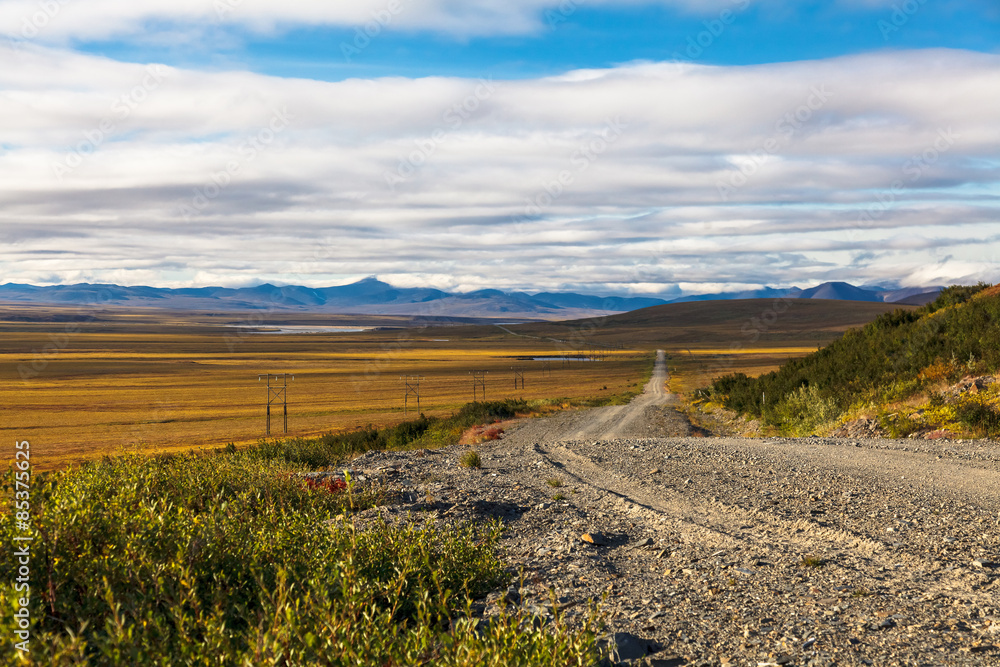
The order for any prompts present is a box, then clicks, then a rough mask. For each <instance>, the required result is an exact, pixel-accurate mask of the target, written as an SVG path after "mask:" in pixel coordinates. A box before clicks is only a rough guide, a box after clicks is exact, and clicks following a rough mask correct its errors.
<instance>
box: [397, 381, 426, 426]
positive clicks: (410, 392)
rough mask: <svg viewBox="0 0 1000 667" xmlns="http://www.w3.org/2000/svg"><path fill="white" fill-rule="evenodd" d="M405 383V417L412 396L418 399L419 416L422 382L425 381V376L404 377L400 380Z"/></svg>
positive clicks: (418, 411)
mask: <svg viewBox="0 0 1000 667" xmlns="http://www.w3.org/2000/svg"><path fill="white" fill-rule="evenodd" d="M400 379H401V380H402V381H403V388H404V389H403V416H404V417H405V416H406V410H407V407H408V406H407V403H409V400H410V396H416V398H417V414H418V415H419V414H420V381H421V380H423V379H424V376H423V375H404V376H403V377H401V378H400Z"/></svg>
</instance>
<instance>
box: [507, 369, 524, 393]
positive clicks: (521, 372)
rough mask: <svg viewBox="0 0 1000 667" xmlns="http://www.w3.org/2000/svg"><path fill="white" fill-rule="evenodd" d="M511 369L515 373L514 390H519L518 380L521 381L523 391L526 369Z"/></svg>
mask: <svg viewBox="0 0 1000 667" xmlns="http://www.w3.org/2000/svg"><path fill="white" fill-rule="evenodd" d="M510 369H511V370H512V371H514V389H517V382H518V380H520V381H521V389H524V367H523V366H511V367H510Z"/></svg>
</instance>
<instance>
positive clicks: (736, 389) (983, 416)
mask: <svg viewBox="0 0 1000 667" xmlns="http://www.w3.org/2000/svg"><path fill="white" fill-rule="evenodd" d="M998 366H1000V289H998V288H997V287H993V288H990V287H989V286H988V285H983V284H980V285H977V286H975V287H951V288H948V289H947V290H945V291H944V292H943V293H942V294H941V296H940V297H939V298H938V299H937V300H936V301H934V302H933V303H932V304H929V305H927V306H924V307H923V308H920V309H919V310H909V311H907V310H896V311H893V312H890V313H886V314H884V315H881V316H879V317H878V318H877V319H875V320H874V321H873V322H871V323H870V324H868V325H866V326H864V327H862V328H859V329H852V330H850V331H848V332H846V333H845V334H844V335H843V336H841V337H840V338H839V339H837V340H836V341H834V342H833V343H831V344H830V345H828V346H826V347H824V348H822V349H820V350H818V351H817V352H815V353H813V354H810V355H808V356H806V357H803V358H800V359H795V360H793V361H790V362H788V363H786V364H785V365H784V366H782V367H781V369H779V370H778V371H775V372H771V373H767V374H766V375H762V376H760V377H758V378H750V377H748V376H746V375H744V374H740V373H736V374H731V375H727V376H724V377H721V378H719V379H717V380H716V381H715V382H714V383H713V384H712V386H711V387H710V388H709V389H707V390H705V391H703V392H701V394H700V395H699V398H701V399H704V400H711V401H714V402H717V403H721V404H722V405H724V406H725V407H727V408H729V409H731V410H735V411H737V412H739V413H742V414H747V415H752V416H754V417H758V418H761V419H762V420H763V421H764V423H765V424H768V425H771V426H773V427H776V428H778V429H780V430H781V431H783V432H785V433H790V434H797V435H805V434H809V433H814V432H818V433H823V432H828V431H829V430H831V429H832V428H833V427H835V426H836V425H837V424H838V423H842V422H844V421H846V420H847V419H850V418H853V417H861V416H866V417H874V418H877V419H878V420H879V422H880V425H881V426H882V427H883V428H884V429H885V430H887V431H888V432H889V433H891V434H892V435H896V436H902V435H907V434H909V433H912V432H915V431H919V430H926V429H931V428H946V429H948V430H951V431H952V432H954V433H956V434H967V435H971V436H983V435H1000V411H998V409H997V404H998V398H1000V397H998V391H997V386H996V385H993V386H991V387H989V388H987V389H986V390H985V391H982V392H978V393H972V392H967V393H959V392H949V391H947V389H948V388H949V387H950V386H951V385H953V384H954V383H956V382H958V381H959V380H961V379H962V378H963V377H965V376H968V375H986V374H992V373H995V372H996V371H997V368H998Z"/></svg>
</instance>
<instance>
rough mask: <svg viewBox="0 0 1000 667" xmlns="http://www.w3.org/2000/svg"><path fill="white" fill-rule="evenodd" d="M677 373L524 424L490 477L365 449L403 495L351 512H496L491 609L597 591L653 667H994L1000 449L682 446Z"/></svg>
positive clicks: (580, 604) (495, 452)
mask: <svg viewBox="0 0 1000 667" xmlns="http://www.w3.org/2000/svg"><path fill="white" fill-rule="evenodd" d="M667 378H668V375H667V370H666V366H665V363H664V357H663V355H662V353H660V354H659V355H658V357H657V364H656V368H655V370H654V373H653V377H652V379H651V380H650V383H649V384H648V385H647V387H646V391H645V393H644V394H643V395H642V396H640V397H638V398H637V399H636V400H634V401H633V402H632V403H630V404H629V405H627V406H615V407H606V408H596V409H593V410H582V411H576V412H564V413H559V414H557V415H554V416H552V417H549V418H545V419H528V420H523V421H522V422H520V423H519V424H517V425H515V426H514V427H512V428H509V429H508V430H507V432H506V433H505V434H504V436H503V438H502V439H501V440H499V441H495V442H492V443H486V444H482V445H478V446H477V447H476V449H477V451H478V452H479V454H480V457H481V459H482V462H483V467H482V468H481V469H466V468H462V467H461V466H460V465H459V463H458V459H459V456H460V455H461V453H462V451H463V450H464V449H465V448H464V447H453V448H445V449H441V450H435V451H428V450H424V451H419V452H380V453H369V454H366V455H364V456H362V457H360V458H359V459H357V460H356V461H355V462H354V463H353V465H354V467H355V468H358V469H359V470H361V471H363V472H364V473H365V475H366V476H368V477H369V478H372V479H377V480H381V481H383V482H385V483H386V484H388V485H389V486H390V487H394V488H397V489H399V490H400V491H401V493H402V497H403V498H404V499H405V501H406V502H404V503H402V504H400V505H395V506H389V507H382V508H377V509H373V510H369V511H368V512H367V513H365V514H364V515H363V516H361V517H360V520H361V521H362V522H364V521H367V520H371V519H374V518H375V515H380V516H382V517H384V518H386V519H387V520H389V521H400V520H404V519H405V520H414V519H415V520H429V521H435V522H445V523H448V522H461V521H466V520H479V519H484V518H490V517H498V518H500V519H501V520H502V521H503V522H504V523H505V524H507V530H506V532H505V537H504V540H503V544H504V548H505V549H506V552H507V554H506V555H507V556H508V559H509V561H510V562H511V563H512V564H513V566H512V588H511V589H510V590H502V591H497V592H495V593H494V594H492V595H491V596H490V597H489V598H488V599H486V600H483V601H482V604H481V606H480V609H479V611H480V612H481V613H483V614H485V615H489V614H491V613H495V612H496V611H497V610H498V609H499V607H500V606H502V605H508V604H517V605H520V606H523V607H525V608H527V609H528V610H531V611H534V612H536V613H539V614H546V613H549V612H550V611H551V602H550V599H549V590H550V589H554V591H555V594H556V598H557V603H558V604H559V606H560V608H561V609H563V610H564V613H565V614H566V617H567V618H569V619H571V620H573V619H582V618H583V617H585V615H586V613H587V602H588V600H591V599H596V600H598V601H601V600H602V598H603V602H600V606H601V610H602V611H603V612H604V614H605V618H606V621H607V624H608V629H609V631H612V632H623V633H631V635H633V636H635V637H641V638H643V639H644V640H649V641H648V642H646V643H642V642H640V644H641V645H642V646H644V647H646V648H647V649H648V650H655V651H656V652H655V653H653V654H651V655H650V656H649V657H650V659H656V660H657V661H659V662H658V663H655V664H660V665H712V666H713V667H717V666H719V665H740V666H744V665H751V666H757V665H786V664H787V665H813V666H819V665H878V666H883V665H994V666H995V665H1000V649H998V646H1000V446H998V445H997V443H995V442H985V441H983V442H971V443H963V444H956V443H946V444H938V443H934V442H922V441H921V442H917V443H914V442H913V441H897V440H857V439H827V438H808V439H793V438H770V439H746V438H696V437H684V436H687V435H689V434H691V433H692V432H693V430H692V427H691V426H690V425H689V424H688V423H687V422H686V420H685V419H684V417H683V416H682V415H680V414H679V413H677V412H676V411H674V410H672V409H671V408H670V403H671V401H672V397H671V396H670V394H669V393H668V392H667V391H666V389H665V383H666V380H667ZM414 510H421V511H420V512H419V513H416V512H414ZM515 572H518V574H516V576H514V574H515ZM622 636H623V637H627V635H622Z"/></svg>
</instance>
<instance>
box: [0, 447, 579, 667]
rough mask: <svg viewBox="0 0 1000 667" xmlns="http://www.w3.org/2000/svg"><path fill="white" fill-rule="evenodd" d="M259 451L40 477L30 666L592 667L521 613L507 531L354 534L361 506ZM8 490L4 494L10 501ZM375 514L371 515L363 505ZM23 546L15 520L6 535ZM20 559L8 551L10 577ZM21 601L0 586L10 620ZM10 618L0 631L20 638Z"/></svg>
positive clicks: (572, 641)
mask: <svg viewBox="0 0 1000 667" xmlns="http://www.w3.org/2000/svg"><path fill="white" fill-rule="evenodd" d="M300 470H302V468H301V467H297V466H295V465H290V464H288V463H287V462H284V461H280V460H277V459H271V460H264V459H262V458H261V457H260V456H259V452H249V453H248V452H237V453H230V454H219V455H209V456H204V455H203V456H195V455H184V456H168V457H144V456H139V455H130V456H125V457H121V458H117V459H106V460H104V461H100V462H95V463H92V464H88V465H86V466H84V467H83V468H80V469H74V470H70V471H66V472H62V473H57V474H51V475H49V476H46V477H39V478H36V479H35V480H34V482H33V485H32V511H33V515H32V519H33V535H34V541H33V542H32V546H31V549H32V560H31V565H32V567H31V576H32V579H31V589H30V600H31V604H30V610H31V618H32V621H33V626H32V636H31V644H30V647H31V651H30V653H29V654H27V655H25V656H24V658H23V659H19V658H17V657H16V656H17V653H16V652H14V651H7V652H6V653H5V658H4V660H5V662H4V663H3V664H27V665H46V666H48V665H85V664H88V665H143V664H147V665H206V666H207V665H218V666H223V667H228V666H233V667H237V666H240V667H242V666H244V665H368V664H371V665H374V664H378V665H430V664H434V665H469V664H483V665H506V664H533V665H534V664H538V665H556V664H559V665H568V664H575V665H586V664H593V663H594V662H595V661H596V660H597V659H598V656H597V655H596V652H595V649H594V645H595V644H594V637H593V634H592V633H590V632H588V631H583V632H578V633H571V632H569V631H567V630H566V629H565V628H564V627H563V626H562V625H561V624H559V623H558V622H557V623H556V624H554V625H552V626H551V627H549V628H547V629H538V628H536V627H533V626H531V625H530V624H528V623H526V622H524V619H522V618H520V617H518V616H511V617H500V618H498V619H497V620H496V621H495V622H492V623H490V624H489V625H488V626H477V622H476V619H475V618H473V617H472V615H471V612H470V609H471V600H472V599H473V598H474V597H475V596H479V595H482V594H484V593H486V592H487V591H489V590H491V589H492V588H494V587H497V586H499V585H501V584H504V583H506V579H507V578H508V576H509V575H507V574H506V573H505V571H504V565H503V563H502V562H501V561H500V560H499V559H498V557H497V555H496V545H497V540H498V537H499V531H500V528H499V525H498V524H493V523H490V524H482V525H467V526H462V527H457V528H454V529H440V530H439V529H435V528H431V527H416V526H413V525H400V526H388V525H385V524H383V523H377V524H375V525H374V526H371V527H369V528H367V529H366V530H364V531H362V530H358V529H357V528H356V527H355V525H354V524H353V522H352V521H351V518H350V515H349V514H348V513H347V509H348V508H349V507H350V506H351V504H353V505H354V506H355V507H363V506H365V503H364V502H360V501H361V500H362V498H361V497H360V495H359V494H354V493H349V492H347V491H345V490H343V489H338V490H337V492H334V493H331V490H332V489H329V488H311V487H310V485H308V484H306V483H303V480H302V478H301V477H299V476H297V475H296V474H295V473H296V472H298V471H300ZM11 481H12V478H9V480H8V482H7V484H6V486H7V491H10V486H11ZM368 504H370V503H368ZM0 532H2V538H0V539H3V540H4V541H5V542H6V543H7V544H13V543H14V542H13V538H14V536H15V535H22V534H24V533H23V530H21V529H16V528H15V525H14V522H13V519H12V517H11V513H10V512H8V513H6V519H5V520H4V521H3V522H2V523H0ZM13 551H14V550H13V549H5V550H3V551H2V552H0V563H2V566H3V568H4V570H5V571H7V572H13V571H15V570H16V567H17V563H16V557H15V556H14V555H13ZM22 596H24V593H23V592H17V591H15V589H14V587H13V583H11V580H10V579H9V578H8V580H7V581H6V582H3V583H0V605H3V607H4V608H5V609H7V610H10V609H12V608H13V606H14V604H15V602H14V600H15V599H16V598H18V597H22ZM15 628H16V623H15V620H14V618H13V616H12V614H11V613H9V612H8V613H5V614H4V615H3V617H2V618H0V632H3V633H5V636H7V637H13V636H14V630H15Z"/></svg>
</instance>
